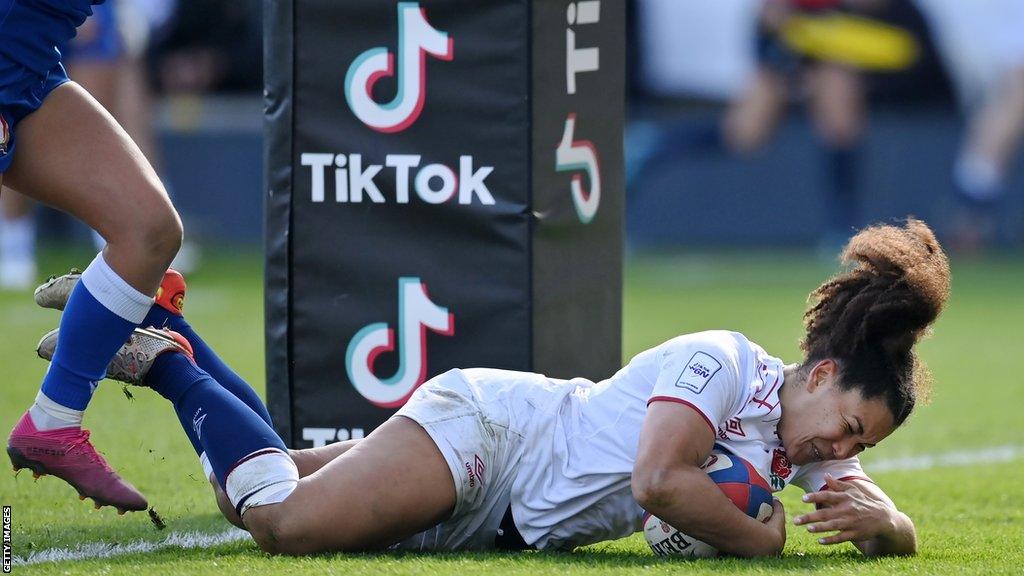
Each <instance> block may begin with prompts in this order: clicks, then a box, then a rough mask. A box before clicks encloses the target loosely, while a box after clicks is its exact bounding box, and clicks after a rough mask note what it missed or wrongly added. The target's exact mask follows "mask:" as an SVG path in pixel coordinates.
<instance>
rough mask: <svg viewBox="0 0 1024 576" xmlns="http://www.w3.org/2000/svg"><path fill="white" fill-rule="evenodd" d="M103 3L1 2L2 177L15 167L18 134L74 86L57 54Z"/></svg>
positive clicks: (71, 0)
mask: <svg viewBox="0 0 1024 576" xmlns="http://www.w3.org/2000/svg"><path fill="white" fill-rule="evenodd" d="M100 1H102V0H99V1H97V0H32V1H31V2H28V1H26V0H0V173H3V172H5V171H6V170H7V168H8V167H9V166H10V165H11V160H12V158H13V156H14V148H15V143H16V138H15V130H16V128H17V125H18V122H20V121H21V119H22V118H24V117H25V116H28V115H29V114H31V113H32V112H35V111H36V110H38V109H39V107H40V106H42V104H43V100H44V99H45V98H46V96H47V95H48V94H49V93H50V92H52V91H53V89H54V88H56V87H57V86H60V85H61V84H63V83H65V82H67V81H68V75H67V73H66V72H65V71H64V66H62V65H61V54H60V51H59V50H58V49H57V46H60V45H62V44H64V43H66V42H67V41H68V40H70V39H71V38H73V37H74V36H75V29H76V28H77V27H78V26H80V25H81V24H82V22H84V21H85V19H86V18H87V17H88V16H89V15H90V14H92V5H93V4H98V3H99V2H100Z"/></svg>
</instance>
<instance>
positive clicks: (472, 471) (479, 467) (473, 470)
mask: <svg viewBox="0 0 1024 576" xmlns="http://www.w3.org/2000/svg"><path fill="white" fill-rule="evenodd" d="M463 464H464V465H465V466H466V475H467V476H468V477H469V487H470V488H476V485H477V484H479V485H480V486H483V485H484V472H485V471H486V470H487V466H484V461H483V460H481V459H480V456H478V455H476V454H474V455H473V465H472V466H470V464H469V462H463Z"/></svg>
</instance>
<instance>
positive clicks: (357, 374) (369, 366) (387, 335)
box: [345, 277, 455, 408]
mask: <svg viewBox="0 0 1024 576" xmlns="http://www.w3.org/2000/svg"><path fill="white" fill-rule="evenodd" d="M428 329H429V330H431V331H433V332H436V333H438V334H441V335H443V336H452V335H454V334H455V316H454V315H453V314H450V313H449V312H448V309H447V308H444V307H442V306H438V305H437V304H434V302H432V301H431V300H430V296H429V295H428V294H427V285H426V284H424V283H423V282H420V279H419V278H413V277H402V278H399V279H398V337H399V340H400V342H401V347H400V348H399V357H398V370H397V371H396V372H395V374H394V375H392V376H391V377H390V378H386V379H382V378H380V377H378V376H377V375H376V374H375V373H374V362H375V361H376V359H377V357H378V356H380V355H381V354H382V353H384V352H392V351H394V349H395V331H394V330H393V329H392V328H391V327H390V326H388V325H387V323H385V322H375V323H373V324H370V325H368V326H365V327H363V329H362V330H360V331H359V332H357V333H356V335H355V336H353V337H352V341H351V342H349V344H348V350H347V351H346V352H345V370H346V372H348V377H349V380H350V381H351V382H352V386H353V387H354V388H355V389H356V391H357V392H359V393H360V394H362V396H363V397H364V398H366V399H367V400H369V401H370V402H371V403H372V404H374V405H376V406H380V407H381V408H396V407H398V406H401V405H403V404H405V401H406V400H408V399H409V396H412V393H413V392H414V391H415V390H416V388H418V387H419V385H420V384H422V383H423V382H424V381H426V379H427V330H428Z"/></svg>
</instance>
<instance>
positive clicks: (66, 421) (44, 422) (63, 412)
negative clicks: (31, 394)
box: [28, 390, 85, 430]
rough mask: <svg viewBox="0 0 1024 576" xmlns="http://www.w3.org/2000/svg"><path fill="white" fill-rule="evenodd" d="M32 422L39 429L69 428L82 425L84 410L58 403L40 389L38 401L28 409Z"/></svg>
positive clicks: (37, 395)
mask: <svg viewBox="0 0 1024 576" xmlns="http://www.w3.org/2000/svg"><path fill="white" fill-rule="evenodd" d="M28 413H29V416H31V417H32V423H33V424H35V427H36V429H38V430H56V429H57V428H69V427H72V426H81V425H82V416H83V415H84V414H85V411H84V410H75V409H74V408H68V407H67V406H63V405H61V404H58V403H56V402H54V401H53V400H51V399H50V397H49V396H47V395H46V394H43V391H42V390H40V391H39V393H37V394H36V401H35V403H34V404H32V407H31V408H29V409H28Z"/></svg>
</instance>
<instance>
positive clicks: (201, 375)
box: [146, 353, 287, 489]
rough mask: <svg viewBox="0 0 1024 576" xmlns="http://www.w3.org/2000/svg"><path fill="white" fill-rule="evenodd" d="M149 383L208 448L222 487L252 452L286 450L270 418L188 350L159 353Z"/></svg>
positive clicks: (199, 445) (195, 442)
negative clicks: (227, 387) (224, 384)
mask: <svg viewBox="0 0 1024 576" xmlns="http://www.w3.org/2000/svg"><path fill="white" fill-rule="evenodd" d="M146 385H147V386H149V387H150V388H152V389H153V390H156V391H157V393H159V394H160V395H161V396H163V397H164V398H167V399H168V400H170V401H171V403H172V404H173V405H174V410H175V412H177V414H178V420H179V421H180V422H181V427H182V428H183V429H184V430H185V434H186V435H187V436H188V438H189V441H191V442H192V446H193V447H194V448H195V449H196V453H202V452H204V451H205V452H206V455H207V458H209V460H210V464H211V465H212V467H213V472H214V474H215V476H216V477H217V481H218V482H219V483H220V485H221V487H222V488H225V489H226V481H227V476H228V474H229V473H230V472H231V470H232V469H233V468H234V467H235V466H236V465H238V464H239V463H240V462H242V461H243V460H244V459H245V458H246V457H247V456H251V455H253V454H256V453H258V452H261V451H263V450H266V449H272V450H277V451H280V452H283V453H285V454H287V448H286V447H285V445H284V442H283V441H282V440H281V438H280V437H278V435H277V433H275V432H274V430H273V428H271V427H270V425H269V424H267V423H266V422H265V421H264V420H263V419H262V418H261V417H260V416H259V415H258V414H256V413H255V412H253V411H252V410H251V409H250V408H249V407H248V406H246V405H245V403H244V402H242V401H241V400H240V399H238V398H237V397H235V395H234V394H232V393H231V392H228V391H227V390H225V389H224V388H223V387H222V386H220V384H218V383H217V381H216V380H214V379H213V378H212V377H211V376H210V375H209V374H207V373H206V372H205V371H204V370H203V369H202V368H199V367H198V366H196V365H195V364H193V363H192V362H191V361H190V360H189V359H188V357H186V356H185V355H184V354H177V353H166V354H162V355H160V356H159V357H157V359H156V360H155V361H154V363H153V366H152V367H151V368H150V370H149V373H148V374H147V376H146Z"/></svg>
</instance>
